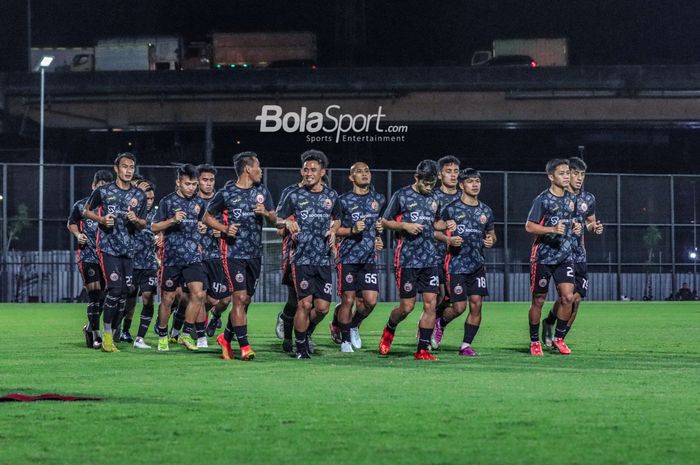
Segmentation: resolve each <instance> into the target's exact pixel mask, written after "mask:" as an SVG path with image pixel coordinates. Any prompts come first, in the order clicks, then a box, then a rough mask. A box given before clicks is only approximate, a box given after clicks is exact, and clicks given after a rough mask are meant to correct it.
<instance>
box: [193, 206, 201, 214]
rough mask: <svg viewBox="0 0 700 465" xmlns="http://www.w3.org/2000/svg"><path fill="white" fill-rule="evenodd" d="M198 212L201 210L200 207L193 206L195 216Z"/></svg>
mask: <svg viewBox="0 0 700 465" xmlns="http://www.w3.org/2000/svg"><path fill="white" fill-rule="evenodd" d="M199 210H201V207H200V206H199V205H195V206H194V212H195V214H199Z"/></svg>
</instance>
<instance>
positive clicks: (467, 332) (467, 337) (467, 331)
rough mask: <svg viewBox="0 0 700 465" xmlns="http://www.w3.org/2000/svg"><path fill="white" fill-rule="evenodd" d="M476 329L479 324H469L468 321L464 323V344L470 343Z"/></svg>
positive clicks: (477, 329)
mask: <svg viewBox="0 0 700 465" xmlns="http://www.w3.org/2000/svg"><path fill="white" fill-rule="evenodd" d="M477 331H479V325H470V324H469V323H466V322H465V323H464V339H462V342H464V343H465V344H471V343H472V341H473V340H474V337H475V336H476V333H477Z"/></svg>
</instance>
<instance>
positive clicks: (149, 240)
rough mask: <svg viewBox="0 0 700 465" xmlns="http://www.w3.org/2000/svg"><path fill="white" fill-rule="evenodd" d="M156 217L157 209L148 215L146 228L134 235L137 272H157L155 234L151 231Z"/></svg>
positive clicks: (135, 267)
mask: <svg viewBox="0 0 700 465" xmlns="http://www.w3.org/2000/svg"><path fill="white" fill-rule="evenodd" d="M155 216H156V209H155V208H153V209H151V211H149V212H148V213H146V227H145V228H143V229H142V230H141V231H139V232H137V233H136V234H135V235H134V245H135V249H134V269H135V270H157V269H158V262H157V261H156V250H155V247H156V246H155V243H154V239H155V234H153V231H151V225H152V224H153V218H155Z"/></svg>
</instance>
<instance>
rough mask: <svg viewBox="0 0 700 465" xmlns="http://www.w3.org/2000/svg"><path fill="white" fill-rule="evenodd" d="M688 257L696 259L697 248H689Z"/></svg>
mask: <svg viewBox="0 0 700 465" xmlns="http://www.w3.org/2000/svg"><path fill="white" fill-rule="evenodd" d="M688 258H690V259H691V260H697V258H698V252H697V250H691V251H690V253H689V254H688Z"/></svg>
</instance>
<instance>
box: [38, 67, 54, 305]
mask: <svg viewBox="0 0 700 465" xmlns="http://www.w3.org/2000/svg"><path fill="white" fill-rule="evenodd" d="M52 62H53V57H52V56H43V57H41V61H40V62H39V69H40V71H41V89H40V96H39V105H40V106H39V228H38V233H39V264H40V268H39V269H41V263H42V262H43V257H44V84H45V74H46V68H48V67H49V66H51V63H52ZM39 277H40V278H39V287H38V288H37V296H38V297H39V302H41V297H42V296H41V273H39Z"/></svg>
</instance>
